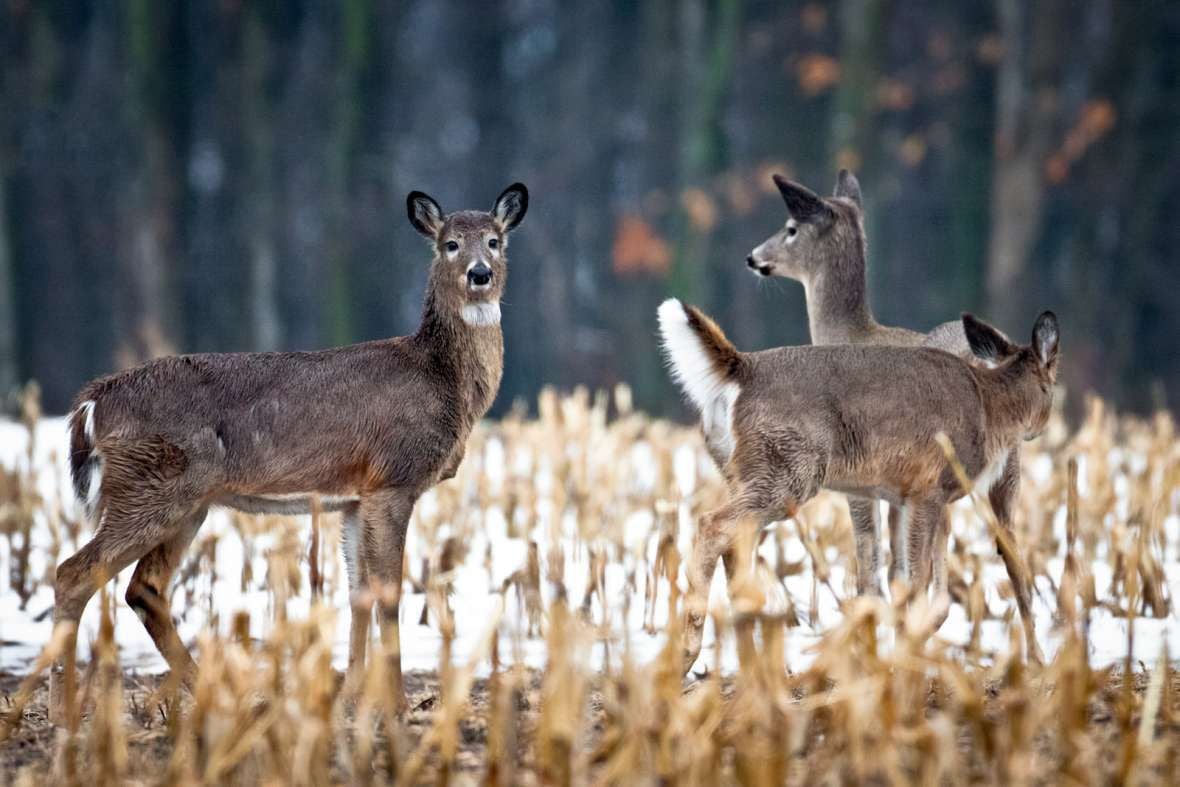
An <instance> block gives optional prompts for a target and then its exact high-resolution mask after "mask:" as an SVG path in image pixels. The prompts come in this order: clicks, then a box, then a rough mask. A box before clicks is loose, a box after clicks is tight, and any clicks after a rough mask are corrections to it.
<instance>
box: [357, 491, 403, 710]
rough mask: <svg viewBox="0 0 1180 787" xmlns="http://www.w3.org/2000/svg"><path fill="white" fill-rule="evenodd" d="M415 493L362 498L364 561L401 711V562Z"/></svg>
mask: <svg viewBox="0 0 1180 787" xmlns="http://www.w3.org/2000/svg"><path fill="white" fill-rule="evenodd" d="M415 499H416V498H415V495H413V494H411V493H410V492H408V491H407V490H404V489H390V490H384V491H381V492H377V493H375V494H371V495H367V496H365V497H363V498H361V502H360V519H361V529H362V542H361V544H362V549H361V560H363V561H364V562H365V564H366V566H367V570H368V576H369V579H370V585H371V586H372V587H373V588H374V590H375V595H376V597H377V611H378V619H379V621H380V624H381V651H382V653H383V654H384V655H385V658H386V667H387V669H388V673H389V680H390V691H391V693H392V695H393V701H394V703H395V704H396V707H397V711H398V713H404V712H405V710H406V709H407V702H406V693H405V686H404V684H403V682H402V658H401V639H400V632H399V626H398V611H399V609H400V605H401V593H402V561H403V556H404V554H405V547H406V529H407V528H408V527H409V524H410V514H411V513H412V512H413V510H414V501H415Z"/></svg>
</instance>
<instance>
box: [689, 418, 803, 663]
mask: <svg viewBox="0 0 1180 787" xmlns="http://www.w3.org/2000/svg"><path fill="white" fill-rule="evenodd" d="M726 470H727V474H728V475H729V476H730V478H731V479H732V481H731V484H730V493H731V494H730V500H729V502H727V503H726V504H724V505H722V506H721V507H720V508H717V509H715V510H713V511H710V512H708V513H706V514H704V515H703V516H702V517H701V519H700V523H699V524H698V526H697V534H696V539H695V540H694V542H693V549H692V556H691V558H690V559H689V561H688V565H687V571H686V573H687V577H688V593H687V595H686V597H685V600H684V652H683V656H684V671H685V673H687V672H688V671H689V670H690V669H691V668H692V665H693V664H694V663H696V660H697V657H698V656H699V655H700V652H701V644H702V640H703V637H704V626H705V615H706V612H707V610H708V604H709V587H710V585H711V584H712V581H713V573H714V571H715V570H716V567H717V559H718V558H719V557H721V556H722V555H725V554H726V553H727V552H730V550H731V548H732V546H733V541H734V537H735V535H736V528H737V524H738V522H739V521H740V520H741V519H743V518H746V517H750V518H754V519H756V520H757V521H758V522H760V523H761V522H771V521H774V520H776V519H782V518H786V517H791V516H794V514H795V511H796V510H798V507H799V506H800V505H802V504H803V503H805V502H807V501H808V500H810V499H811V498H812V497H814V496H815V494H816V492H818V491H819V486H820V483H821V480H822V478H823V473H824V472H825V470H826V462H825V461H824V456H823V454H822V452H821V451H820V450H819V449H818V448H816V447H815V446H814V445H812V444H810V443H809V442H807V441H806V440H805V439H804V438H803V437H802V436H801V435H799V434H798V433H796V432H794V431H793V430H775V429H768V430H763V431H761V432H759V433H757V435H756V436H755V437H753V438H751V439H746V438H739V440H738V444H737V446H736V448H735V450H734V455H733V458H732V459H731V460H730V464H729V465H728V466H727V469H726ZM731 560H732V558H731Z"/></svg>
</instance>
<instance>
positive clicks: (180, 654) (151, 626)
mask: <svg viewBox="0 0 1180 787" xmlns="http://www.w3.org/2000/svg"><path fill="white" fill-rule="evenodd" d="M206 513H208V509H206V508H203V507H202V508H200V509H199V510H197V511H195V512H193V513H192V514H190V515H188V516H186V517H183V518H182V519H181V521H180V523H179V525H178V526H177V527H176V528H174V529H175V531H176V532H175V535H173V536H172V537H171V538H169V539H167V540H166V541H164V543H162V544H160V545H159V546H157V547H155V548H154V549H153V550H152V551H150V552H148V553H147V554H146V555H144V556H143V557H142V558H140V559H139V564H138V565H136V567H135V573H134V574H133V575H132V577H131V582H130V584H128V586H127V595H126V599H127V604H128V606H130V607H131V608H132V609H134V610H135V613H136V614H137V615H138V616H139V619H140V620H141V621H142V622H143V626H144V628H146V629H147V632H148V635H149V636H151V638H152V642H154V643H155V644H156V649H157V650H159V651H160V654H161V655H162V656H163V657H164V658H165V659H166V660H167V662H168V667H169V668H170V669H171V670H172V672H173V673H174V674H176V675H177V676H179V677H180V678H181V680H182V681H184V683H185V684H186V685H191V682H192V679H193V677H194V676H195V674H196V664H195V663H194V662H193V657H192V656H191V655H190V654H189V652H188V648H186V647H185V645H184V642H183V641H181V639H180V634H179V633H178V632H177V631H176V623H175V622H174V621H173V620H172V604H171V593H170V585H171V583H172V576H173V574H175V573H176V568H177V566H179V565H180V561H181V560H182V559H183V558H184V554H185V552H187V551H188V547H189V544H191V543H192V541H193V538H195V537H196V535H197V531H198V530H200V529H201V525H202V524H203V523H204V522H205V515H206Z"/></svg>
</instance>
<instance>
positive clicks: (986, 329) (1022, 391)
mask: <svg viewBox="0 0 1180 787" xmlns="http://www.w3.org/2000/svg"><path fill="white" fill-rule="evenodd" d="M963 331H964V333H966V335H967V343H968V344H969V345H971V352H973V353H974V354H975V356H976V357H977V358H980V359H981V360H983V361H985V362H986V363H987V364H988V365H989V366H991V367H992V369H994V370H996V372H997V373H1000V376H1001V377H1002V378H1003V380H1004V385H1005V386H1007V387H1006V388H1005V389H1004V390H1005V391H1006V392H1007V393H1009V394H1010V395H1008V396H1006V397H1000V396H997V397H995V400H996V401H997V402H1002V403H1004V405H1005V409H1006V410H1009V411H1010V413H1009V414H1010V416H1015V417H1019V418H1020V419H1021V423H1022V426H1023V429H1024V439H1025V440H1031V439H1033V438H1034V437H1037V436H1038V435H1039V434H1041V432H1043V431H1044V430H1045V424H1047V423H1048V421H1049V414H1050V412H1051V411H1052V409H1053V385H1054V383H1056V382H1057V351H1058V342H1059V337H1060V333H1059V331H1058V327H1057V316H1056V315H1055V314H1053V312H1050V311H1047V312H1043V313H1042V314H1041V316H1040V317H1037V321H1036V323H1034V324H1033V330H1032V340H1031V341H1030V343H1029V344H1027V345H1023V346H1022V345H1018V344H1015V343H1013V342H1012V341H1009V339H1008V338H1007V337H1006V336H1004V334H1002V333H1000V332H999V331H998V330H996V329H995V328H993V327H992V326H990V325H988V324H987V323H986V322H984V321H983V320H980V319H978V318H977V317H975V316H974V315H972V314H966V313H965V314H963ZM1008 403H1010V405H1008Z"/></svg>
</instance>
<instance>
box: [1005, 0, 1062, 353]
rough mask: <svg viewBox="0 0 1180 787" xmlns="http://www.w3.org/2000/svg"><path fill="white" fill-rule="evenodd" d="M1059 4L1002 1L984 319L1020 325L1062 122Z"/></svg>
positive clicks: (1007, 325)
mask: <svg viewBox="0 0 1180 787" xmlns="http://www.w3.org/2000/svg"><path fill="white" fill-rule="evenodd" d="M1064 10H1065V9H1064V8H1062V3H1061V2H1060V0H1036V1H1035V2H1027V0H1000V3H999V19H1000V37H1001V40H1002V44H1003V52H1004V54H1003V58H1002V60H1001V61H1000V66H999V73H998V75H997V77H998V84H997V88H996V127H997V128H996V140H995V168H994V170H993V174H992V195H991V231H990V233H989V237H988V269H987V297H988V315H989V316H990V317H991V318H992V319H993V320H995V321H996V322H998V323H999V324H1000V325H1002V326H1004V327H1005V328H1007V329H1010V330H1011V329H1014V328H1016V327H1017V326H1018V324H1019V322H1020V318H1021V317H1023V316H1024V312H1025V311H1026V308H1025V307H1026V304H1024V303H1023V302H1022V299H1021V298H1020V297H1018V295H1017V293H1019V292H1020V285H1021V282H1022V280H1023V278H1024V273H1025V268H1026V266H1027V265H1028V259H1029V255H1030V253H1031V251H1032V248H1033V245H1034V244H1035V243H1036V241H1037V237H1038V234H1039V232H1040V230H1041V221H1042V218H1043V215H1044V208H1045V162H1046V159H1047V158H1048V155H1049V153H1050V151H1051V149H1052V145H1053V143H1054V140H1055V133H1056V131H1057V127H1058V124H1059V121H1060V118H1061V107H1062V103H1063V102H1062V97H1061V95H1060V81H1061V80H1060V72H1061V70H1062V69H1061V63H1062V58H1063V56H1064V53H1063V52H1062V46H1061V45H1062V43H1063V41H1062V36H1061V30H1062V25H1063V21H1062V14H1063V13H1064Z"/></svg>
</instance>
